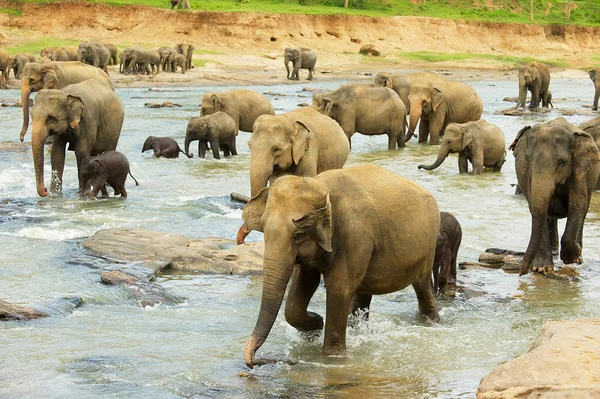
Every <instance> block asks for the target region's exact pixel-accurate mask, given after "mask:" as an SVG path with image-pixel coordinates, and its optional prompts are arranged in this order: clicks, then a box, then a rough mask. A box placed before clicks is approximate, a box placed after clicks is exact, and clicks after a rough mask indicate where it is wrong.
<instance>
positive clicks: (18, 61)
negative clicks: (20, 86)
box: [11, 53, 35, 79]
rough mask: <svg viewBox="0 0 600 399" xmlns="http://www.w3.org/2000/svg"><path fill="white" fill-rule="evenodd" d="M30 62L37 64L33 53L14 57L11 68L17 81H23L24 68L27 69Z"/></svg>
mask: <svg viewBox="0 0 600 399" xmlns="http://www.w3.org/2000/svg"><path fill="white" fill-rule="evenodd" d="M28 62H35V57H34V55H33V54H31V53H23V54H17V55H15V56H14V57H13V59H12V64H11V66H12V69H13V73H14V74H15V79H21V73H22V72H23V68H25V64H27V63H28Z"/></svg>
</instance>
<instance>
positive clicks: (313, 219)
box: [294, 194, 333, 252]
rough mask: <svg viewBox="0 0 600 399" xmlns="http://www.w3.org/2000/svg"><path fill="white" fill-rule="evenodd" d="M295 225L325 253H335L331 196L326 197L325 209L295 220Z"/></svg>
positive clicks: (311, 212)
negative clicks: (332, 238)
mask: <svg viewBox="0 0 600 399" xmlns="http://www.w3.org/2000/svg"><path fill="white" fill-rule="evenodd" d="M294 224H295V225H296V227H298V228H299V229H300V230H302V231H303V232H304V233H305V234H306V235H307V236H309V237H310V238H311V239H312V240H313V241H314V242H316V243H317V244H319V246H320V247H321V248H323V249H324V250H325V251H327V252H331V251H333V249H332V246H331V237H332V235H333V222H332V218H331V200H330V199H329V194H327V197H325V206H324V207H323V208H320V209H317V210H314V211H310V212H308V213H307V214H306V215H304V216H302V217H301V218H300V219H294Z"/></svg>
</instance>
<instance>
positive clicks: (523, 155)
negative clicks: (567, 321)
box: [509, 118, 600, 275]
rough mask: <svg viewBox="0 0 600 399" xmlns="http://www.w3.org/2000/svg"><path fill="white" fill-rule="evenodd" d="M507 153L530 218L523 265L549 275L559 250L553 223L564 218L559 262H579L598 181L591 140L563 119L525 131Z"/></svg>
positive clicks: (596, 157) (597, 154)
mask: <svg viewBox="0 0 600 399" xmlns="http://www.w3.org/2000/svg"><path fill="white" fill-rule="evenodd" d="M509 149H511V150H513V154H514V156H515V172H516V174H517V180H518V182H519V187H520V188H521V190H522V192H523V194H524V195H525V198H527V202H528V204H529V211H530V213H531V236H530V238H529V245H528V246H527V251H526V252H525V256H524V257H523V261H522V263H521V275H523V274H527V273H528V272H529V269H530V268H531V270H533V271H536V272H542V273H545V272H548V271H551V270H552V269H553V268H554V262H553V260H552V254H553V252H554V251H558V226H557V219H562V218H567V225H566V228H565V231H564V233H563V236H562V239H561V243H560V247H561V248H560V259H561V260H562V261H563V262H564V263H565V264H569V263H573V262H578V263H581V261H582V260H581V249H582V248H583V243H582V238H583V225H584V222H585V217H586V215H587V211H588V208H589V204H590V199H591V197H592V192H593V191H594V186H595V185H596V183H597V181H598V177H599V176H600V163H599V162H600V152H599V151H598V146H597V145H596V142H595V141H594V139H593V137H592V136H590V135H589V134H587V133H585V132H584V131H583V130H581V129H579V128H577V127H575V126H573V125H571V124H570V123H568V122H567V121H566V120H565V119H564V118H556V119H554V120H552V121H550V122H547V123H538V124H536V125H535V126H533V127H531V126H525V127H524V128H523V129H521V130H520V131H519V133H517V136H516V137H515V140H514V141H513V142H512V144H511V145H510V147H509Z"/></svg>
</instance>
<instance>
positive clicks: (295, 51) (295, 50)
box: [292, 49, 300, 60]
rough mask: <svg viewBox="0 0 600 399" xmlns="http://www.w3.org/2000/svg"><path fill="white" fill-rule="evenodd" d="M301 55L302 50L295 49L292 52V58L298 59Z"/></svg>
mask: <svg viewBox="0 0 600 399" xmlns="http://www.w3.org/2000/svg"><path fill="white" fill-rule="evenodd" d="M298 57H300V51H299V50H298V49H294V51H293V52H292V59H294V60H297V59H298Z"/></svg>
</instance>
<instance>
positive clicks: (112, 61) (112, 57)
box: [102, 43, 119, 65]
mask: <svg viewBox="0 0 600 399" xmlns="http://www.w3.org/2000/svg"><path fill="white" fill-rule="evenodd" d="M102 44H103V45H104V47H106V49H107V50H108V53H109V60H108V65H117V54H118V53H119V49H118V48H117V46H115V45H114V44H112V43H102Z"/></svg>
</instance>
